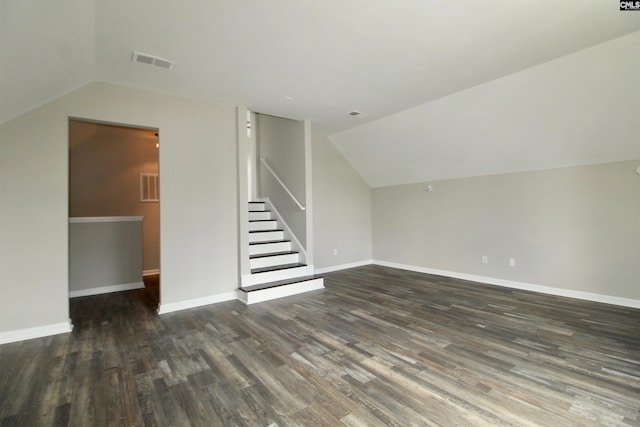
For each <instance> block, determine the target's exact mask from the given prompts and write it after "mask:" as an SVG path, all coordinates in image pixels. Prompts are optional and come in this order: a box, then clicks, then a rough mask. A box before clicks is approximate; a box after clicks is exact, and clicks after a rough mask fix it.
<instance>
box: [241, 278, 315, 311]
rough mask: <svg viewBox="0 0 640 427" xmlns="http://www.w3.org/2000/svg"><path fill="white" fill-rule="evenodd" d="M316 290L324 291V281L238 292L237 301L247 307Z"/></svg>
mask: <svg viewBox="0 0 640 427" xmlns="http://www.w3.org/2000/svg"><path fill="white" fill-rule="evenodd" d="M318 289H324V279H322V278H321V277H319V278H317V279H311V280H305V281H303V282H296V283H291V284H289V285H282V286H276V287H274V288H267V289H260V290H257V291H250V292H243V291H241V290H238V299H239V300H240V301H242V302H243V303H245V304H247V305H249V304H255V303H259V302H264V301H270V300H273V299H277V298H284V297H288V296H291V295H297V294H301V293H304V292H309V291H316V290H318Z"/></svg>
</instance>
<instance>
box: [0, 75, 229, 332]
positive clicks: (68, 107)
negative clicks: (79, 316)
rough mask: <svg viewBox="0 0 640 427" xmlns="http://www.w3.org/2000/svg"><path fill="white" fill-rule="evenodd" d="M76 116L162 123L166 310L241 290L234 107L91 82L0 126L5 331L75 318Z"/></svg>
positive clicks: (0, 313)
mask: <svg viewBox="0 0 640 427" xmlns="http://www.w3.org/2000/svg"><path fill="white" fill-rule="evenodd" d="M70 117H77V118H85V119H92V120H96V121H104V122H109V123H123V124H138V125H142V126H147V127H153V128H158V129H160V134H161V136H162V145H161V146H160V152H159V156H160V166H159V167H160V170H162V180H163V181H162V185H161V187H160V198H161V200H162V204H161V206H160V209H161V212H160V229H161V235H162V241H161V243H160V244H161V251H160V253H161V261H160V262H161V265H162V275H163V277H162V284H161V286H162V288H161V310H162V309H163V307H166V306H169V307H170V306H171V305H172V304H180V303H184V302H185V301H189V300H197V299H202V298H208V297H211V296H218V297H219V298H222V299H224V298H235V289H236V288H237V286H238V277H237V271H238V267H237V266H238V259H237V231H236V230H237V203H236V198H237V194H236V190H237V189H236V182H237V181H236V180H237V176H236V147H235V141H236V133H235V124H236V123H235V110H234V108H233V107H228V106H220V105H212V104H207V103H202V102H197V101H192V100H187V99H183V98H178V97H174V96H169V95H163V94H158V93H152V92H146V91H140V90H134V89H130V88H125V87H120V86H115V85H111V84H107V83H91V84H89V85H86V86H84V87H82V88H80V89H78V90H75V91H73V92H71V93H69V94H67V95H64V96H62V97H60V98H57V99H56V100H54V101H52V102H49V103H47V104H45V105H43V106H41V107H39V108H36V109H34V110H32V111H30V112H29V113H26V114H24V115H22V116H20V117H18V118H16V119H13V120H11V121H9V122H6V123H4V124H2V126H0V200H2V203H0V295H2V298H0V332H4V331H13V330H20V329H26V328H34V327H42V326H46V325H51V324H61V323H66V322H67V319H68V318H69V308H68V280H69V277H68V265H69V259H68V216H69V215H68V214H69V208H68V206H69V205H68V203H69V202H68V171H69V168H68V158H69V156H68V120H69V118H70Z"/></svg>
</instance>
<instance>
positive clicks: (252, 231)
mask: <svg viewBox="0 0 640 427" xmlns="http://www.w3.org/2000/svg"><path fill="white" fill-rule="evenodd" d="M274 231H284V230H283V229H281V228H277V229H273V230H251V231H249V233H272V232H274Z"/></svg>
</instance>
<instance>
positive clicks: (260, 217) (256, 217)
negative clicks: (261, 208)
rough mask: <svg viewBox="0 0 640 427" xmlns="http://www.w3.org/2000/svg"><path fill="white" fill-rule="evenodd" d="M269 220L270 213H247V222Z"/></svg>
mask: <svg viewBox="0 0 640 427" xmlns="http://www.w3.org/2000/svg"><path fill="white" fill-rule="evenodd" d="M263 219H271V212H249V221H259V220H263Z"/></svg>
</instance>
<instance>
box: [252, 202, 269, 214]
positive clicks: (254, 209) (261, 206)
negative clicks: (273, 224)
mask: <svg viewBox="0 0 640 427" xmlns="http://www.w3.org/2000/svg"><path fill="white" fill-rule="evenodd" d="M265 209H266V207H265V204H264V203H263V202H259V203H249V212H260V211H264V210H265Z"/></svg>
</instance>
